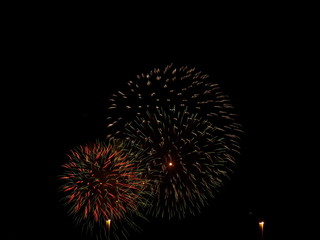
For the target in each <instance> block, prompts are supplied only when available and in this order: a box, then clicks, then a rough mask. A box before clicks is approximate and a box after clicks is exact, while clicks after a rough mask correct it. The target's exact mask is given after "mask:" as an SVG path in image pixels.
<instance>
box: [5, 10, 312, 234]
mask: <svg viewBox="0 0 320 240" xmlns="http://www.w3.org/2000/svg"><path fill="white" fill-rule="evenodd" d="M57 13H59V14H57ZM82 13H83V12H82ZM82 13H81V14H80V13H77V14H76V13H75V12H73V14H71V15H70V14H68V12H67V13H65V12H63V11H61V12H60V11H58V12H50V14H49V17H48V16H47V15H46V12H42V14H39V15H36V17H33V16H29V17H28V18H27V19H28V21H26V22H24V21H23V20H21V21H20V20H19V21H18V22H17V23H16V24H15V26H16V27H15V28H14V29H12V31H13V32H14V33H15V35H12V36H15V37H12V39H11V40H12V42H11V45H10V46H12V47H9V50H12V51H11V54H9V57H8V61H7V62H9V63H14V64H13V65H14V67H13V69H12V71H10V72H11V75H10V78H9V79H10V83H12V89H13V90H17V91H13V94H12V95H11V96H12V99H16V100H15V101H14V100H12V101H13V106H14V107H13V108H10V109H11V112H12V114H11V115H10V116H13V119H14V121H12V122H13V123H14V125H15V127H14V128H13V129H15V130H17V131H15V132H14V133H13V134H12V136H13V138H14V143H15V144H12V146H13V147H12V146H11V147H12V150H11V149H10V153H11V154H13V155H14V156H16V157H17V159H18V160H19V161H18V163H19V168H20V169H21V173H22V174H20V171H19V173H16V171H14V172H15V174H14V175H13V176H16V177H15V178H16V179H17V183H14V184H13V186H14V187H13V188H10V187H9V188H10V189H11V190H12V192H10V196H13V198H12V199H13V201H10V204H12V205H10V209H11V212H10V220H9V221H8V222H9V223H10V224H9V225H10V227H12V228H9V231H10V234H9V235H10V236H12V237H13V239H23V238H27V239H29V238H32V239H69V240H71V239H89V238H88V237H87V236H86V235H83V234H81V231H80V229H78V228H76V227H75V226H74V225H73V222H72V219H71V218H70V217H69V216H68V215H67V213H66V209H65V208H64V207H63V206H62V205H61V203H60V202H59V197H60V196H59V194H58V193H57V188H58V186H59V182H58V181H57V175H58V174H60V171H61V168H60V165H61V164H62V163H63V162H64V161H65V160H66V159H65V153H66V152H67V151H68V150H69V149H70V148H72V147H74V146H77V145H79V144H84V143H86V142H88V141H91V140H94V139H96V138H100V137H103V136H104V135H105V133H106V129H105V125H104V118H105V115H104V114H105V112H104V111H105V107H106V103H107V99H108V98H109V96H110V94H112V92H114V91H116V90H118V89H120V88H122V87H124V85H125V82H126V81H128V80H132V79H134V78H135V76H136V74H139V73H142V72H147V71H149V70H151V69H153V67H157V66H163V65H166V64H170V63H172V62H173V63H177V64H184V65H189V66H195V67H197V68H198V69H201V70H202V71H203V72H206V73H208V74H209V75H210V77H211V78H212V80H213V81H215V82H217V83H218V84H219V85H220V86H221V87H222V89H223V91H224V92H225V93H226V94H228V95H229V96H230V98H231V101H232V103H233V105H234V106H235V109H236V111H237V112H238V114H239V116H240V121H241V123H242V125H243V127H244V131H245V134H244V136H243V138H242V143H241V146H242V150H241V152H242V153H241V156H240V157H239V159H238V167H237V169H236V170H235V174H234V175H233V176H231V180H230V182H227V183H226V186H225V187H224V189H223V190H222V191H221V193H220V195H219V196H218V197H217V199H214V200H212V203H211V205H210V206H209V207H208V208H206V209H204V211H203V212H202V213H201V214H199V215H197V216H195V217H189V218H187V219H185V220H181V221H166V220H165V219H151V220H150V222H149V223H142V226H143V229H144V230H143V232H142V233H134V234H133V235H132V237H131V239H141V240H144V239H167V240H170V239H216V240H220V239H221V240H222V239H247V240H250V239H258V238H259V228H258V222H259V221H260V220H264V221H265V240H270V239H290V237H291V236H298V235H301V236H306V234H307V235H308V234H309V233H310V231H311V219H310V218H309V216H308V214H309V213H310V212H309V210H307V208H308V206H307V205H305V199H308V198H309V196H310V192H309V188H308V185H306V184H304V183H303V181H304V176H305V175H306V172H305V166H306V165H307V164H306V163H308V161H310V158H308V157H306V154H305V152H308V146H309V145H308V141H309V140H307V139H306V138H303V137H302V135H303V132H304V131H305V130H306V127H307V126H306V125H305V122H304V121H305V118H308V114H309V109H308V107H309V105H308V101H306V99H308V97H310V95H309V94H308V92H307V91H308V90H309V86H308V85H307V84H308V83H307V82H306V81H305V80H304V79H301V76H306V75H304V69H305V68H304V66H303V63H302V62H301V56H302V55H303V51H304V49H303V48H301V47H299V38H297V35H299V34H297V32H298V31H299V32H300V31H301V30H302V29H301V26H299V21H293V20H292V19H291V20H292V21H289V20H288V16H287V15H286V16H284V17H282V15H281V14H279V13H277V12H271V13H272V14H271V15H270V12H268V11H266V12H256V13H255V14H250V15H242V14H238V15H233V14H229V15H228V14H227V15H223V16H222V17H220V18H219V17H217V18H216V17H214V16H212V15H214V13H215V11H214V12H212V14H211V15H208V14H204V16H203V15H201V14H200V15H197V17H196V16H194V15H192V14H191V13H189V14H187V13H186V14H183V16H181V17H180V15H179V17H177V16H176V18H174V19H175V20H174V21H172V19H171V18H170V19H168V18H167V17H165V15H161V14H156V15H154V14H153V13H152V12H151V13H149V14H147V15H143V16H141V15H140V16H139V17H137V16H136V18H133V19H134V21H131V20H132V19H130V18H126V20H123V21H122V22H119V19H125V18H124V15H121V16H120V15H118V17H117V18H110V19H104V18H103V17H101V18H100V17H99V18H95V16H94V14H93V13H90V14H89V15H88V16H86V15H85V14H82ZM84 13H85V12H84ZM171 14H172V16H174V14H173V13H171ZM160 16H161V17H160ZM232 16H233V17H232ZM302 31H303V30H302ZM301 74H302V75H301ZM305 102H306V103H305ZM306 142H307V144H306ZM304 144H305V145H304ZM18 150H20V151H18ZM11 206H12V207H11Z"/></svg>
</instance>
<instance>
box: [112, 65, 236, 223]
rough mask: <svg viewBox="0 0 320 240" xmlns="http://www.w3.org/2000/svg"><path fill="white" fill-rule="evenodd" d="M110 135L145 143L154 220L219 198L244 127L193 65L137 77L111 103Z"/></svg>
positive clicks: (190, 210) (179, 214)
mask: <svg viewBox="0 0 320 240" xmlns="http://www.w3.org/2000/svg"><path fill="white" fill-rule="evenodd" d="M108 111H109V115H108V116H109V117H108V118H107V127H108V130H109V131H110V135H114V136H119V137H122V138H127V139H130V140H131V141H132V142H135V141H139V142H140V143H142V145H143V147H144V148H145V149H147V150H148V151H149V154H150V155H151V156H152V157H153V160H150V159H149V160H148V161H147V162H146V161H143V165H144V166H145V175H146V177H147V178H148V179H149V180H150V181H151V185H150V186H151V188H152V191H153V192H154V193H155V197H154V198H153V199H152V200H151V201H152V207H151V208H150V209H149V210H148V211H149V212H150V213H151V214H152V215H154V216H163V217H169V218H171V217H178V218H183V217H185V215H186V214H187V213H191V214H195V213H196V212H200V211H201V208H202V207H203V206H205V205H206V204H207V203H208V199H209V198H213V197H214V196H215V195H216V193H217V192H218V191H219V189H220V188H221V186H222V185H223V181H224V180H225V179H226V178H227V177H228V176H229V174H230V173H231V172H232V168H233V167H234V165H235V160H236V159H235V158H236V156H237V155H238V154H239V141H240V135H241V125H240V124H239V123H238V119H237V115H236V114H235V111H234V108H233V106H232V104H231V101H230V99H229V98H228V96H227V95H225V94H223V92H222V91H221V89H220V87H219V85H218V84H216V83H213V82H212V81H211V80H210V78H209V76H208V75H207V74H203V73H202V72H201V71H198V70H196V69H195V68H190V67H187V66H182V67H175V66H174V65H173V64H171V65H167V66H165V67H164V68H162V69H160V68H155V69H153V70H151V71H150V72H148V73H142V74H140V75H137V78H136V79H135V80H134V81H129V82H128V88H126V89H124V90H121V91H118V92H117V93H115V94H113V95H112V97H111V99H110V106H109V109H108Z"/></svg>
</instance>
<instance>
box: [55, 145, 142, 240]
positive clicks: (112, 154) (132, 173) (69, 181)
mask: <svg viewBox="0 0 320 240" xmlns="http://www.w3.org/2000/svg"><path fill="white" fill-rule="evenodd" d="M67 156H68V158H69V161H68V162H67V163H65V164H64V165H63V166H62V167H63V169H64V172H63V174H62V176H60V179H62V180H63V181H64V184H63V185H62V186H61V191H62V192H64V194H65V197H64V198H63V200H64V202H65V204H66V206H67V207H69V213H70V214H71V215H72V216H73V217H74V220H75V222H76V224H78V225H82V226H83V228H84V229H86V230H87V231H88V232H91V233H93V232H95V233H97V234H96V235H97V237H101V238H102V237H108V236H109V237H110V236H112V238H113V239H124V238H126V237H127V236H128V234H129V229H134V230H139V228H138V226H137V225H136V224H135V223H134V221H133V218H134V216H142V215H141V213H140V208H141V207H143V206H144V205H145V204H146V201H145V197H144V196H145V194H146V191H145V188H146V185H147V184H146V183H147V181H146V180H144V179H142V175H141V169H140V167H139V164H137V163H138V162H141V161H142V159H143V158H145V156H146V155H145V154H144V151H143V150H141V149H139V148H138V147H133V145H132V144H129V143H128V142H125V141H120V140H116V139H109V140H108V141H106V142H103V141H98V140H97V141H96V142H94V143H92V144H86V145H82V146H78V147H77V148H74V149H72V150H70V153H69V154H67Z"/></svg>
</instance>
